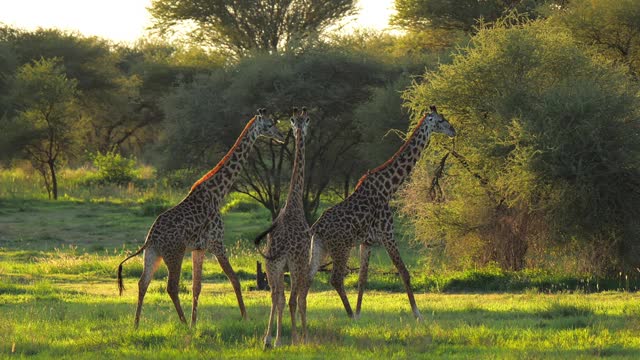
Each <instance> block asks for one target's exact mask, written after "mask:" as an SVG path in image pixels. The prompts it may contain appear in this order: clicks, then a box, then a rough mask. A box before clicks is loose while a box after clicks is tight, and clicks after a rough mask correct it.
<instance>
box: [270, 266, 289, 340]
mask: <svg viewBox="0 0 640 360" xmlns="http://www.w3.org/2000/svg"><path fill="white" fill-rule="evenodd" d="M277 289H278V290H277V292H276V302H277V306H276V310H277V311H278V313H277V316H278V317H277V319H276V341H275V343H274V345H273V346H274V347H278V346H280V345H282V314H283V313H284V304H285V302H286V301H285V297H284V274H280V276H279V279H278V287H277Z"/></svg>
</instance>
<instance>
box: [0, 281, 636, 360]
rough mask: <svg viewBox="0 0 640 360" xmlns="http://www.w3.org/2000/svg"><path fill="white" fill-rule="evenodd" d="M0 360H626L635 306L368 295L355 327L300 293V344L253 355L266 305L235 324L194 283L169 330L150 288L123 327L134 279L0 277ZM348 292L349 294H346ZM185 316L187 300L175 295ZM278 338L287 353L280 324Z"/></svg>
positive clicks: (568, 299) (600, 298)
mask: <svg viewBox="0 0 640 360" xmlns="http://www.w3.org/2000/svg"><path fill="white" fill-rule="evenodd" d="M2 283H3V284H4V285H3V289H2V291H1V292H0V293H1V295H0V304H1V305H0V317H1V318H2V319H4V321H2V323H1V324H0V354H2V355H3V356H7V355H10V354H12V353H14V354H15V355H19V356H36V357H39V358H50V357H55V358H66V357H73V358H82V359H83V358H91V359H93V358H114V357H123V356H124V357H135V358H154V359H155V358H161V359H163V358H172V357H180V358H202V357H205V356H206V357H214V358H221V357H233V358H293V357H295V358H313V359H315V358H318V359H320V358H337V357H348V358H355V359H366V358H469V357H472V358H487V357H490V358H495V357H500V358H545V359H546V358H575V357H581V358H596V357H601V356H610V357H614V358H637V357H638V356H640V337H638V336H637V334H638V331H640V302H639V301H638V300H640V298H639V297H638V295H636V294H630V293H619V292H614V293H599V294H589V295H584V294H547V295H544V294H538V293H525V294H454V295H443V294H418V296H417V301H418V305H419V307H420V309H421V310H422V312H423V314H424V315H425V321H424V322H423V323H416V322H415V321H414V320H413V319H412V315H411V313H410V311H409V307H408V304H407V301H406V297H405V296H404V294H397V293H387V292H376V291H372V292H369V293H367V295H366V297H365V304H364V306H365V307H364V312H363V314H362V318H361V319H360V320H358V321H351V320H349V319H348V318H347V317H346V316H345V314H344V310H343V309H342V307H341V306H340V304H339V303H340V302H339V298H338V296H337V295H336V294H335V293H334V292H333V291H319V292H313V293H312V294H310V296H309V326H310V328H309V331H310V339H309V342H308V343H307V344H306V345H302V346H284V347H282V348H280V349H276V350H274V351H269V352H264V351H262V349H261V337H262V334H263V333H264V329H265V327H266V322H267V317H268V311H269V296H268V293H266V292H255V291H247V292H245V301H246V303H247V308H248V311H249V317H250V318H249V320H248V321H242V320H241V319H240V314H239V311H238V309H237V306H236V302H235V299H234V297H233V295H232V291H231V286H230V285H229V284H227V283H226V282H210V281H208V282H207V283H206V284H205V287H204V289H203V295H204V296H202V297H201V311H200V321H199V324H198V326H197V327H196V328H195V329H189V328H187V327H185V326H182V325H181V324H179V322H178V320H177V316H176V314H175V310H174V309H173V305H172V304H171V301H170V300H169V298H168V296H167V295H166V294H165V293H164V292H163V291H162V290H161V289H162V288H163V283H160V281H157V280H156V281H154V283H152V285H151V288H150V291H149V294H148V295H147V298H146V303H145V306H144V308H143V318H142V321H141V326H140V329H138V330H137V331H136V330H134V329H133V327H132V322H133V313H134V311H135V301H136V291H135V281H134V280H133V279H129V280H128V281H127V285H128V290H127V291H126V293H125V295H124V296H123V297H118V296H116V295H115V288H114V286H113V284H112V283H111V282H110V281H106V280H105V279H94V280H92V281H90V282H87V281H76V282H57V281H49V280H33V281H32V280H29V279H28V278H26V277H13V276H12V277H7V276H3V279H2ZM352 295H353V294H352ZM181 301H182V304H183V306H185V307H187V308H188V307H189V304H190V296H189V294H188V293H187V292H185V293H183V294H182V295H181ZM285 319H286V324H285V328H284V332H285V335H286V337H285V338H284V339H283V340H284V342H285V344H289V342H290V339H289V334H290V327H289V320H288V316H287V315H286V314H285Z"/></svg>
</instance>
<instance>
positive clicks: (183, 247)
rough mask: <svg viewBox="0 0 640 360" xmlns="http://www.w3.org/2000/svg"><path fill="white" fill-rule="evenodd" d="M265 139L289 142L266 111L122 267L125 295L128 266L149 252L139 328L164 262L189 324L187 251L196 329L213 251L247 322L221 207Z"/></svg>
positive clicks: (140, 284) (170, 285)
mask: <svg viewBox="0 0 640 360" xmlns="http://www.w3.org/2000/svg"><path fill="white" fill-rule="evenodd" d="M261 135H264V136H269V137H271V138H272V139H274V140H276V141H279V142H283V141H284V139H283V137H282V134H280V132H279V131H278V129H277V128H276V126H275V122H274V121H273V120H272V119H270V118H267V117H266V116H265V109H258V111H257V113H256V115H255V116H254V117H253V118H252V119H251V120H250V121H249V122H248V124H247V125H246V126H245V128H244V130H243V131H242V133H241V134H240V136H239V137H238V139H237V140H236V142H235V144H234V145H233V146H232V147H231V149H230V150H229V152H227V154H226V155H225V156H224V157H223V158H222V160H220V162H218V164H217V165H216V166H215V167H214V168H213V169H212V170H211V171H209V172H208V173H206V174H205V175H204V176H203V177H202V178H201V179H200V180H198V181H197V182H195V183H194V184H193V186H192V187H191V190H190V191H189V194H188V195H187V196H186V197H185V198H184V199H183V200H182V201H181V202H180V203H178V204H177V205H176V206H174V207H173V208H171V209H169V210H167V211H165V212H164V213H162V214H160V216H158V218H157V219H156V220H155V222H154V223H153V225H152V226H151V229H150V230H149V233H148V235H147V238H146V241H145V243H144V245H143V246H142V247H141V248H140V249H139V250H138V251H136V252H135V253H134V254H132V255H131V256H129V257H127V258H126V259H124V260H123V261H122V262H121V263H120V265H119V266H118V286H119V290H120V295H122V292H123V290H124V286H123V283H122V264H124V262H125V261H127V260H129V259H131V258H132V257H134V256H137V255H138V254H140V253H141V252H142V251H144V269H143V271H142V275H141V276H140V280H139V282H138V307H137V308H136V317H135V323H134V325H135V327H136V328H137V327H138V323H139V322H140V312H141V310H142V302H143V300H144V296H145V294H146V292H147V288H148V286H149V283H150V282H151V279H152V278H153V274H154V273H155V271H156V270H157V269H158V266H159V265H160V260H164V262H165V264H166V265H167V268H168V270H169V279H168V282H167V292H168V293H169V296H170V297H171V300H172V301H173V305H174V306H175V308H176V311H177V312H178V317H179V318H180V321H182V322H183V323H186V320H185V317H184V313H183V311H182V307H181V306H180V298H179V297H178V282H179V280H180V270H181V268H182V260H183V258H184V255H185V253H186V251H191V256H192V261H193V279H192V280H193V290H192V292H193V294H192V295H193V304H192V311H191V326H192V327H193V326H195V324H196V319H197V314H198V298H199V296H200V290H201V283H202V264H203V261H204V258H205V254H206V252H207V251H210V252H212V253H213V254H214V255H215V257H216V259H217V260H218V263H219V264H220V266H221V267H222V270H223V271H224V273H225V274H226V275H227V277H228V278H229V280H230V281H231V284H232V285H233V289H234V291H235V294H236V298H237V300H238V306H239V307H240V313H241V315H242V318H243V319H246V317H247V314H246V310H245V306H244V302H243V300H242V293H241V289H240V282H239V281H238V277H237V276H236V274H235V272H234V271H233V268H232V267H231V264H230V263H229V260H228V258H227V256H226V254H225V249H224V246H223V243H222V240H223V234H224V228H223V223H222V216H221V215H220V210H219V208H220V205H221V204H222V201H223V199H224V197H225V195H226V194H227V193H228V192H229V191H230V189H231V186H232V184H233V182H234V180H235V179H236V178H237V177H238V175H239V174H240V171H241V169H242V166H243V164H244V163H245V162H246V160H247V158H248V156H249V153H250V151H251V149H252V147H253V144H254V143H255V141H256V140H257V138H258V137H259V136H261Z"/></svg>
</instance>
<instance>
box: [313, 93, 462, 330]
mask: <svg viewBox="0 0 640 360" xmlns="http://www.w3.org/2000/svg"><path fill="white" fill-rule="evenodd" d="M430 110H431V111H430V112H429V113H428V114H427V115H425V116H424V117H423V118H422V119H421V120H420V121H419V122H418V125H417V126H416V128H415V129H414V130H413V132H412V134H411V135H410V136H409V138H408V139H407V140H406V141H405V143H404V144H403V145H402V146H401V147H400V149H398V151H397V152H396V153H395V154H394V155H393V156H392V157H391V158H390V159H389V160H387V161H386V162H385V163H384V164H382V165H380V166H378V167H377V168H375V169H373V170H370V171H367V173H366V174H365V175H364V176H362V178H360V181H359V182H358V184H357V185H356V187H355V190H354V191H353V193H352V194H351V195H349V196H348V197H347V198H346V199H345V200H343V201H342V202H340V203H338V204H336V205H335V206H333V207H331V208H329V209H327V210H326V211H325V212H324V213H323V214H322V215H321V216H320V218H318V220H317V221H316V222H315V223H314V224H313V225H312V226H311V230H310V232H311V235H312V245H311V254H310V260H309V263H310V273H309V275H310V277H311V278H313V276H314V275H315V273H316V272H317V270H318V268H319V265H320V261H322V260H323V259H324V258H325V257H327V256H330V257H331V259H332V260H333V268H332V271H331V285H332V286H333V287H334V288H335V289H336V291H337V292H338V294H339V295H340V299H341V300H342V304H343V305H344V308H345V310H346V312H347V315H349V317H351V318H354V319H357V318H358V317H359V316H360V307H361V305H362V295H363V292H364V287H365V285H366V282H367V273H368V267H369V256H370V255H371V246H372V245H377V244H380V243H382V244H383V245H384V247H385V249H386V251H387V253H388V254H389V257H390V258H391V260H392V262H393V264H394V265H395V267H396V268H397V270H398V272H399V273H400V276H401V277H402V281H403V283H404V286H405V288H406V291H407V296H408V297H409V303H410V305H411V310H412V312H413V315H414V317H415V318H416V319H417V320H422V315H420V311H419V310H418V307H417V306H416V302H415V299H414V296H413V291H412V290H411V282H410V276H409V272H408V271H407V268H406V267H405V265H404V262H403V261H402V259H401V257H400V253H399V251H398V246H397V244H396V240H395V239H394V236H393V214H392V212H391V208H390V207H389V200H390V199H391V197H392V196H393V194H394V193H395V192H396V191H397V190H398V188H399V187H400V185H401V184H402V183H403V181H404V180H405V179H406V178H407V177H408V176H409V174H410V173H411V170H412V169H413V167H414V166H415V164H416V162H417V161H418V159H419V158H420V154H421V152H422V150H423V149H424V148H425V147H426V146H427V145H428V143H429V138H430V136H431V134H432V133H434V132H436V133H443V134H446V135H448V136H451V137H453V136H455V130H454V128H453V127H452V126H451V124H449V122H448V121H447V120H445V118H444V117H443V116H442V115H440V114H439V113H438V111H437V109H436V107H435V106H433V105H432V106H430ZM358 244H360V272H359V278H358V301H357V304H356V312H355V315H354V313H353V311H352V310H351V305H349V299H348V298H347V294H346V292H345V289H344V277H345V276H346V275H347V260H348V258H349V253H350V251H351V248H352V247H354V246H356V245H358Z"/></svg>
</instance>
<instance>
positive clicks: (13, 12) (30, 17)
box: [0, 0, 394, 42]
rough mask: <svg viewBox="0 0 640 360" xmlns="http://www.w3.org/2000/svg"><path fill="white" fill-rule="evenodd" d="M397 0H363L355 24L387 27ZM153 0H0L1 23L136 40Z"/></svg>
mask: <svg viewBox="0 0 640 360" xmlns="http://www.w3.org/2000/svg"><path fill="white" fill-rule="evenodd" d="M393 2H394V0H360V1H359V6H360V14H359V16H358V18H357V20H356V23H355V24H354V25H353V26H357V27H363V28H370V29H376V30H383V29H385V28H387V27H388V25H387V22H388V19H389V15H390V14H391V12H392V11H393ZM150 5H151V0H0V23H4V24H6V25H10V26H13V27H18V28H22V29H26V30H34V29H37V28H38V27H42V28H59V29H63V30H71V31H78V32H80V33H82V34H84V35H87V36H90V35H95V36H99V37H103V38H107V39H111V40H114V41H116V42H134V41H135V40H137V39H139V38H141V37H142V36H144V33H145V28H146V27H148V26H149V25H150V16H149V13H148V12H147V9H146V8H147V7H148V6H150Z"/></svg>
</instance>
